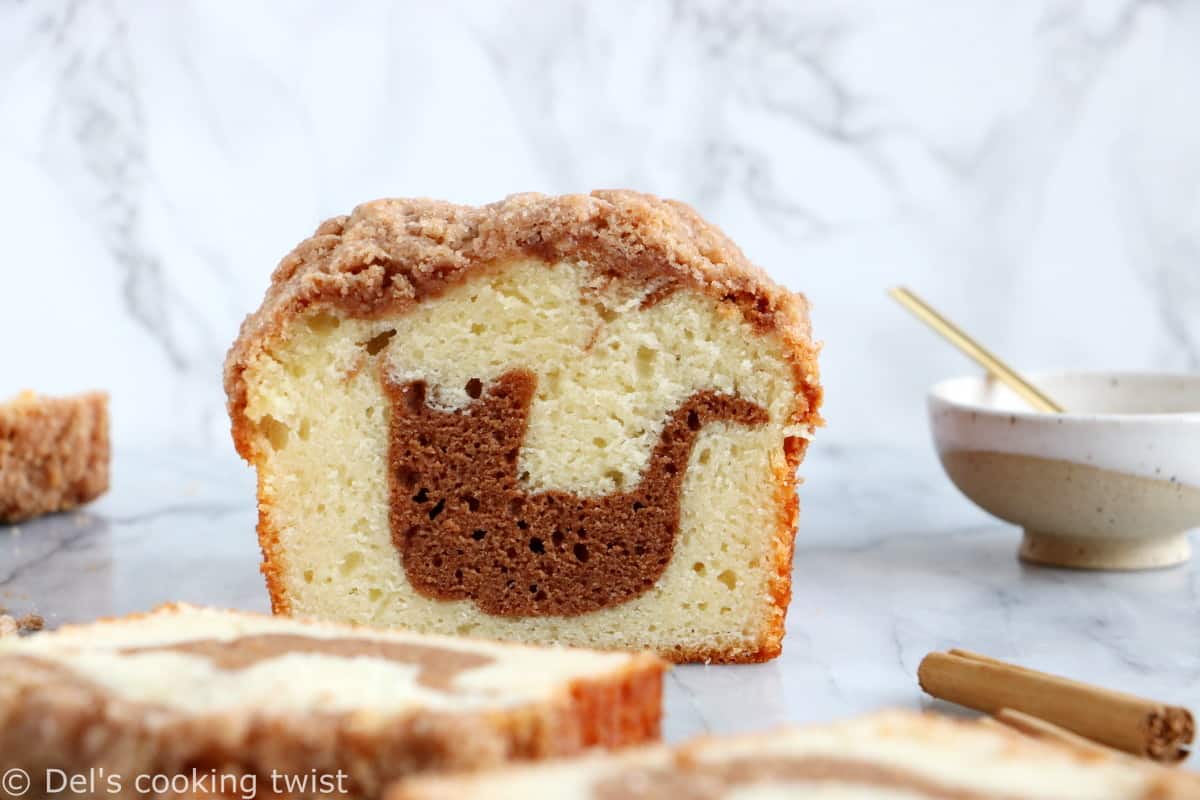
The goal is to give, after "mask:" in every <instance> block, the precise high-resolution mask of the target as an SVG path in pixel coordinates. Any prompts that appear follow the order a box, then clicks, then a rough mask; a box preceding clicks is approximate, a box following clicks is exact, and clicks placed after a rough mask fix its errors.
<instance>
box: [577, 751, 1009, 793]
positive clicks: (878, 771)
mask: <svg viewBox="0 0 1200 800" xmlns="http://www.w3.org/2000/svg"><path fill="white" fill-rule="evenodd" d="M789 782H792V783H801V782H804V783H823V782H833V783H837V784H840V785H851V786H863V787H870V788H871V789H879V790H892V791H895V792H903V793H904V795H905V796H906V797H907V796H909V795H917V796H920V797H927V798H929V800H1026V799H1025V796H1024V795H1017V794H1010V793H1008V792H992V791H987V790H978V789H968V788H963V787H957V786H949V785H946V784H944V783H940V782H938V781H936V780H934V779H932V778H928V777H926V776H924V775H921V774H920V773H918V772H915V771H913V770H907V769H903V768H901V767H893V766H890V765H887V764H881V763H878V762H874V761H867V760H865V759H858V758H839V757H834V756H816V755H801V756H766V757H754V758H742V759H735V760H731V761H723V762H719V763H707V764H706V763H698V764H693V765H690V766H687V767H668V768H660V769H647V770H639V771H636V772H632V773H626V774H622V775H617V776H614V777H611V778H607V779H605V780H603V781H600V782H599V783H598V784H597V785H596V786H595V788H594V790H593V797H595V798H596V800H642V798H647V800H649V798H665V797H669V798H671V799H672V800H721V798H723V797H725V796H727V795H728V794H729V793H731V792H733V791H735V790H736V789H739V788H742V787H745V786H751V785H753V784H757V783H789Z"/></svg>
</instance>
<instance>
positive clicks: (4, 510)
mask: <svg viewBox="0 0 1200 800" xmlns="http://www.w3.org/2000/svg"><path fill="white" fill-rule="evenodd" d="M109 457H110V455H109V444H108V395H106V394H104V393H103V392H88V393H87V394H80V395H74V396H71V397H47V396H45V395H39V394H35V393H34V392H22V393H21V394H19V395H17V397H16V398H14V399H13V400H10V401H9V402H7V403H0V523H3V522H20V521H21V520H25V519H30V518H31V517H36V516H40V515H42V514H49V513H52V512H55V511H67V510H69V509H72V508H77V507H78V506H81V505H83V504H84V503H88V502H91V501H92V500H95V499H96V498H97V497H99V496H100V495H102V494H104V493H105V492H106V491H108V466H109Z"/></svg>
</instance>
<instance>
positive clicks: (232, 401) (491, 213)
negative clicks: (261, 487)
mask: <svg viewBox="0 0 1200 800" xmlns="http://www.w3.org/2000/svg"><path fill="white" fill-rule="evenodd" d="M527 256H538V257H541V258H543V259H546V260H562V259H582V260H587V261H589V262H592V263H594V264H597V265H598V266H599V267H600V268H601V269H602V270H608V272H609V274H610V275H613V276H620V277H623V278H628V279H637V280H643V281H645V282H646V283H647V284H649V285H651V286H652V287H654V289H655V291H654V292H653V294H654V295H655V296H658V297H661V296H663V295H665V294H666V293H669V291H670V290H671V289H672V288H674V287H677V286H681V285H688V286H692V287H695V288H698V289H700V290H702V291H704V292H705V293H707V294H709V295H710V296H712V297H714V298H716V299H717V300H719V301H721V302H725V303H730V304H732V305H733V306H734V307H736V308H738V309H739V310H740V312H741V313H742V314H743V315H744V316H745V317H746V318H747V319H749V320H751V321H753V322H754V324H755V326H756V327H758V328H759V329H760V330H763V331H772V332H774V333H776V334H778V335H779V336H780V338H781V339H782V340H783V342H784V344H785V347H786V349H787V352H788V355H789V358H790V360H791V362H792V364H793V370H794V374H795V379H796V384H795V385H796V393H797V396H799V397H803V398H804V399H805V403H803V404H802V408H801V409H800V411H799V412H798V414H797V419H796V420H795V422H797V423H799V424H804V425H817V424H820V417H819V415H818V408H819V407H820V403H821V387H820V383H819V379H818V372H817V360H816V354H817V346H816V345H815V344H814V343H813V341H812V336H811V329H810V325H809V319H808V303H807V301H806V300H805V299H804V297H803V296H802V295H799V294H794V293H792V292H789V291H787V290H786V289H784V288H783V287H781V286H779V285H777V284H775V283H774V282H772V281H771V279H770V278H768V277H767V275H766V273H764V272H763V271H762V270H761V269H759V268H758V267H756V266H754V265H753V264H751V263H750V262H749V261H748V260H747V259H746V257H745V256H744V255H743V254H742V252H741V250H739V249H738V247H737V245H735V244H734V243H733V242H731V241H730V240H729V239H728V238H727V237H726V236H725V235H724V234H723V233H722V232H721V231H720V230H719V229H717V228H716V227H715V226H713V225H710V224H708V223H707V222H705V221H704V220H703V219H701V217H700V216H699V215H698V214H697V213H696V212H695V211H694V210H693V209H692V208H691V207H689V206H687V205H685V204H683V203H680V202H677V201H673V200H660V199H658V198H656V197H653V196H651V195H646V194H641V193H638V192H632V191H627V190H616V191H597V192H593V193H591V194H589V195H564V196H561V197H547V196H545V195H539V194H517V195H512V196H510V197H508V198H506V199H505V200H502V201H500V202H498V203H492V204H491V205H486V206H481V207H472V206H459V205H454V204H452V203H446V202H442V201H438V200H421V199H415V200H376V201H374V202H371V203H365V204H363V205H361V206H359V207H358V208H356V209H355V210H354V211H353V213H351V214H350V215H349V216H346V217H335V218H333V219H330V220H327V221H326V222H324V223H322V224H321V226H320V227H318V228H317V231H316V233H314V234H313V236H312V237H310V238H309V239H307V240H305V241H304V242H302V243H301V244H300V245H299V246H298V247H296V249H295V250H293V251H292V252H291V253H290V254H289V255H288V256H287V257H286V258H284V259H283V261H282V262H280V264H279V266H278V267H277V268H276V269H275V272H274V274H273V275H272V278H271V286H270V288H269V289H268V290H267V295H266V298H265V299H264V300H263V304H262V306H261V307H260V308H259V309H258V310H257V311H256V312H254V313H253V314H251V315H250V316H249V317H247V318H246V321H245V322H244V323H243V324H242V329H241V332H240V334H239V336H238V338H237V341H235V342H234V345H233V347H232V348H231V350H230V352H229V356H228V358H227V359H226V362H225V391H226V394H227V396H228V401H229V412H230V417H231V419H232V422H233V438H234V443H235V445H236V446H237V448H238V452H239V453H241V454H242V457H243V458H245V459H246V460H247V461H251V462H253V461H254V453H253V437H252V435H251V431H250V430H249V425H248V421H247V420H246V419H245V416H244V413H243V411H244V409H245V403H246V387H245V384H244V383H243V380H242V374H243V372H244V371H245V369H246V367H247V365H248V364H249V363H250V362H251V361H253V360H254V359H255V358H256V357H257V356H258V355H259V354H260V353H262V352H263V351H264V349H266V348H267V347H268V345H269V343H270V342H271V341H272V340H273V339H274V338H275V337H277V336H279V335H280V333H281V331H282V329H283V327H284V325H285V324H286V323H287V321H288V320H290V319H292V318H294V317H296V316H298V315H300V314H303V313H306V312H310V311H313V310H316V309H318V308H321V307H329V308H336V309H340V310H343V311H344V312H345V313H348V314H349V315H351V316H355V317H365V318H370V317H377V316H380V315H383V314H387V313H395V312H399V311H402V310H403V309H405V308H408V307H410V306H412V305H413V304H414V303H417V302H419V301H420V300H422V299H424V298H426V297H429V296H433V295H436V294H438V293H439V292H441V291H443V290H444V289H445V288H446V287H447V286H450V285H453V284H456V283H458V282H461V281H462V280H464V279H466V278H467V277H469V276H470V275H471V274H472V273H473V272H475V271H477V270H481V269H486V268H488V267H490V266H492V265H496V264H501V263H503V262H505V261H509V260H512V259H516V258H521V257H527Z"/></svg>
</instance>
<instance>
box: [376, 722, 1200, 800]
mask: <svg viewBox="0 0 1200 800" xmlns="http://www.w3.org/2000/svg"><path fill="white" fill-rule="evenodd" d="M788 797H795V798H801V797H803V798H821V800H868V799H872V800H874V799H875V798H888V799H889V800H1185V798H1187V799H1191V798H1197V797H1200V779H1198V778H1197V776H1195V775H1189V774H1187V773H1180V772H1177V771H1172V770H1169V769H1166V768H1163V767H1161V766H1158V765H1156V764H1152V763H1150V762H1147V761H1140V760H1138V759H1135V758H1133V757H1129V756H1124V755H1122V754H1117V753H1111V754H1107V753H1104V754H1101V753H1098V752H1097V751H1095V750H1092V749H1088V750H1086V751H1085V750H1076V749H1071V748H1068V747H1066V746H1063V745H1061V744H1052V743H1048V742H1043V741H1037V740H1034V739H1032V738H1027V737H1025V736H1023V735H1021V734H1019V733H1016V732H1015V731H1013V730H1010V729H1008V728H1003V727H1001V726H999V725H987V724H984V723H982V722H965V721H960V720H955V719H950V718H946V717H937V716H933V715H921V714H916V713H910V712H899V711H890V712H883V713H879V714H875V715H873V716H869V717H863V718H860V719H855V720H849V721H846V722H839V723H834V724H830V725H820V726H811V727H803V728H792V729H785V730H780V731H773V732H771V733H767V734H756V735H750V736H739V737H733V738H726V739H720V738H708V739H700V740H697V741H694V742H691V743H689V744H685V745H683V746H681V747H678V748H675V749H673V750H672V749H668V748H665V747H651V748H637V749H633V750H626V751H623V752H621V753H617V754H613V755H595V756H590V757H584V758H580V759H571V760H565V761H560V762H550V763H547V764H544V765H539V766H531V767H511V768H502V769H499V770H493V771H491V772H481V773H477V774H473V775H464V776H446V777H431V778H425V777H417V778H414V779H412V780H408V781H403V782H401V783H400V784H398V785H397V786H396V787H395V788H394V789H393V790H392V791H390V792H388V793H387V800H469V799H470V798H488V800H664V798H667V799H669V800H725V799H726V798H728V800H733V799H734V798H737V799H738V800H755V799H757V798H763V799H764V800H765V799H766V798H788Z"/></svg>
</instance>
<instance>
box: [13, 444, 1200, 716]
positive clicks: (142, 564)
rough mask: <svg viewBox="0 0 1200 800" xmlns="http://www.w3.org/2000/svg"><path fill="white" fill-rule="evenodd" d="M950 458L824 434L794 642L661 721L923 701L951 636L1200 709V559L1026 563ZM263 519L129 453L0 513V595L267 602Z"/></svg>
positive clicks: (211, 473) (215, 478)
mask: <svg viewBox="0 0 1200 800" xmlns="http://www.w3.org/2000/svg"><path fill="white" fill-rule="evenodd" d="M939 470H940V468H939V467H938V465H937V463H936V461H935V460H934V457H933V455H932V453H927V452H925V451H922V450H914V451H908V450H899V449H889V448H880V447H871V448H867V447H863V448H849V449H847V448H842V447H832V446H831V447H827V448H823V447H821V446H820V445H817V446H815V447H814V448H813V449H812V452H811V454H810V456H809V460H808V462H807V463H806V466H805V468H804V470H803V471H804V473H805V475H806V476H807V483H806V485H805V486H804V487H803V488H802V492H801V498H802V517H801V531H800V537H799V539H798V545H797V549H796V562H795V570H794V596H793V600H792V606H791V611H790V613H789V615H788V633H787V638H786V640H785V644H784V652H783V655H782V656H781V657H780V658H778V659H777V660H775V661H772V662H770V663H767V664H760V665H746V666H684V667H679V668H677V669H675V670H674V671H672V672H671V673H670V675H669V677H668V679H667V698H666V705H667V719H666V726H665V733H666V736H667V737H668V738H669V739H672V740H678V739H681V738H684V737H687V736H690V735H693V734H697V733H702V732H714V733H718V732H731V731H744V730H751V729H757V728H762V727H765V726H770V725H774V724H780V723H784V722H788V721H809V720H827V719H834V718H838V717H843V716H846V715H849V714H853V713H858V712H865V711H869V710H872V709H877V708H881V707H885V706H901V707H912V708H917V707H925V706H927V705H929V704H930V700H929V698H926V697H924V696H923V695H922V693H921V692H920V690H919V688H918V687H917V684H916V679H915V675H916V669H917V664H918V663H919V662H920V659H921V658H922V657H923V656H924V655H925V654H926V653H927V652H929V651H930V650H935V649H944V648H949V647H966V648H969V649H973V650H978V651H980V652H984V653H988V654H990V655H995V656H997V657H1000V658H1005V659H1010V660H1013V661H1017V662H1019V663H1022V664H1027V665H1030V666H1034V667H1038V668H1042V669H1045V670H1049V671H1053V672H1057V673H1061V674H1066V675H1070V676H1073V677H1077V678H1080V679H1084V680H1087V681H1090V682H1094V683H1097V684H1101V685H1105V686H1110V687H1113V688H1118V689H1124V690H1130V691H1135V692H1138V693H1142V694H1146V695H1151V696H1154V697H1159V698H1164V699H1169V700H1171V701H1174V702H1177V703H1182V704H1186V705H1189V706H1191V707H1193V708H1200V571H1198V570H1197V568H1196V567H1195V565H1193V564H1189V565H1185V566H1181V567H1178V568H1174V569H1168V570H1161V571H1154V572H1142V573H1130V574H1120V573H1088V572H1073V571H1065V570H1054V569H1045V568H1040V567H1032V566H1027V565H1024V564H1022V563H1020V562H1019V561H1018V560H1017V559H1016V548H1017V541H1018V532H1017V531H1016V529H1014V528H1011V527H1009V526H1005V525H1003V524H1000V523H997V522H995V521H993V520H990V519H989V518H987V517H985V516H983V515H982V514H981V513H980V512H978V511H976V510H975V509H974V508H973V507H972V506H970V505H969V504H967V502H966V501H965V500H963V499H961V498H960V497H958V496H957V495H956V494H955V492H954V490H953V488H952V487H951V486H950V484H949V483H948V481H946V479H945V478H944V477H943V476H942V475H941V474H940V471H939ZM254 522H255V511H254V487H253V479H252V475H251V473H250V471H249V470H248V469H247V468H246V467H244V466H243V465H242V464H241V463H240V462H238V461H237V460H236V459H235V458H234V457H233V456H232V455H228V456H214V455H210V454H207V453H205V452H203V451H191V452H187V451H183V452H173V453H170V454H164V453H162V452H158V451H129V452H121V453H119V455H118V458H117V460H116V463H115V472H114V484H113V490H112V492H111V493H110V494H109V495H107V496H106V497H104V498H103V499H101V500H100V501H99V502H97V503H95V504H93V505H92V506H90V507H88V508H87V509H85V510H82V511H79V512H76V513H72V514H64V515H58V516H53V517H48V518H45V519H42V520H39V521H35V522H30V523H26V524H23V525H20V526H17V527H15V528H2V527H0V605H4V606H7V607H8V608H9V609H10V610H11V611H12V612H16V613H26V612H37V613H40V614H42V615H44V616H45V617H46V619H47V622H48V624H50V625H52V626H53V625H60V624H63V623H66V622H72V621H85V620H89V619H92V618H94V617H96V616H102V615H109V614H120V613H126V612H133V611H141V610H145V609H148V608H150V607H152V606H154V605H156V604H158V603H162V602H168V601H172V600H183V601H189V602H193V603H203V604H211V605H217V606H229V607H236V608H244V609H250V610H258V611H264V610H266V608H267V597H266V590H265V588H264V585H263V582H262V578H261V576H260V575H259V574H258V562H259V554H258V549H257V542H256V539H255V534H254ZM942 708H943V710H950V709H948V708H947V707H942Z"/></svg>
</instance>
